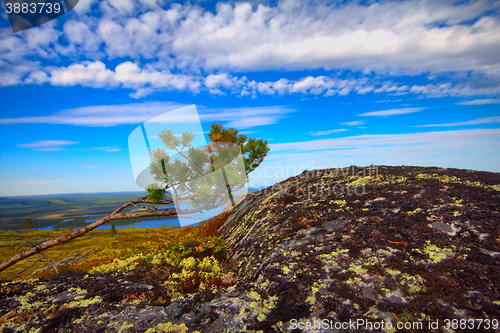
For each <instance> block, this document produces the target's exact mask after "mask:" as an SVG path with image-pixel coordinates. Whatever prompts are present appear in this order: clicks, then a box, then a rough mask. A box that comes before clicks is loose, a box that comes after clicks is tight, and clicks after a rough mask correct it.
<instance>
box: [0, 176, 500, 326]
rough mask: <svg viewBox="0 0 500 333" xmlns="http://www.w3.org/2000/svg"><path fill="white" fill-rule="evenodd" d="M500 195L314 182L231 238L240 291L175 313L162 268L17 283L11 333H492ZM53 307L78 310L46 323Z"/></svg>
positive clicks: (233, 227) (280, 193)
mask: <svg viewBox="0 0 500 333" xmlns="http://www.w3.org/2000/svg"><path fill="white" fill-rule="evenodd" d="M499 184H500V175H499V174H497V173H488V172H474V171H467V170H457V169H440V168H420V167H386V166H378V167H373V168H368V169H366V168H357V167H352V168H349V169H342V170H340V169H329V170H319V171H318V170H315V171H311V172H304V173H303V174H301V175H299V176H296V177H293V178H290V179H287V180H286V181H283V182H281V183H279V184H277V185H276V186H273V187H272V188H268V189H265V190H262V191H260V192H257V193H254V194H251V195H249V196H248V197H247V198H246V199H245V200H244V201H242V202H241V203H240V204H239V205H238V206H237V207H236V208H235V209H234V211H233V213H232V214H231V216H230V217H229V219H228V220H227V221H226V223H225V224H224V225H223V226H222V227H221V229H220V234H221V238H223V239H224V240H225V241H226V242H228V243H229V247H230V252H229V253H228V255H227V259H226V271H232V272H233V274H234V275H233V276H232V277H231V278H229V279H230V280H231V279H233V278H234V280H235V281H234V282H233V283H234V284H233V285H230V284H231V283H226V284H225V285H222V286H221V288H219V290H214V291H210V290H209V291H204V292H199V293H195V294H189V295H184V297H180V298H177V299H174V300H172V299H170V298H169V296H168V295H167V293H166V291H165V290H164V289H163V288H162V282H163V280H164V279H165V276H163V275H161V274H160V273H158V271H155V269H154V268H151V269H150V270H149V271H148V272H145V271H140V272H139V271H137V270H136V271H131V272H119V273H108V274H104V275H103V274H101V275H75V276H66V277H64V278H63V277H60V278H59V279H65V280H57V281H54V280H52V281H49V282H47V281H41V280H38V281H31V282H15V283H11V284H4V285H2V294H1V297H0V306H1V308H2V309H3V310H2V311H3V313H2V314H3V317H0V325H1V324H4V325H5V328H4V330H7V331H9V330H10V329H16V327H15V325H14V324H12V318H14V317H15V316H13V315H12V314H10V316H11V317H10V318H9V313H11V312H8V311H6V310H5V309H6V308H16V307H17V308H18V309H19V311H20V312H19V313H21V312H22V314H23V315H24V316H28V317H25V318H28V319H29V318H31V319H33V321H32V322H33V323H34V324H26V323H24V322H22V323H19V325H22V324H24V325H25V326H24V329H26V330H28V331H29V329H30V328H37V327H38V328H42V331H61V332H63V331H64V332H67V331H75V332H84V331H85V332H86V331H88V330H89V329H90V330H92V331H96V332H97V331H103V332H104V331H106V332H117V331H123V332H143V331H146V330H147V332H156V331H158V332H163V331H166V332H192V331H199V332H240V331H241V332H259V331H261V332H301V331H304V332H337V331H359V332H363V331H367V332H368V331H373V330H371V328H373V329H374V330H375V331H388V332H391V331H395V330H397V328H398V327H399V328H401V327H402V328H403V329H400V330H399V331H408V332H411V331H418V332H426V331H445V328H446V327H447V325H453V323H458V324H457V325H458V326H456V327H454V329H455V331H457V332H458V331H461V330H462V331H466V330H467V329H469V331H470V328H471V325H473V326H474V327H473V328H474V329H473V330H474V331H477V332H479V331H482V330H484V331H488V330H487V329H486V328H487V327H486V325H485V323H486V322H488V323H489V328H490V329H491V328H494V326H493V325H495V320H497V321H496V325H498V324H499V323H498V319H499V318H500V228H499V227H500V212H499V210H500V185H499ZM26 284H29V286H30V287H29V290H30V291H29V292H26V291H23V290H26ZM16 288H17V289H16ZM70 288H73V289H70ZM68 290H69V291H68ZM138 295H139V296H138ZM141 295H142V296H141ZM23 300H24V303H23ZM36 302H40V303H39V304H35V303H36ZM44 302H45V303H44ZM51 302H52V303H51ZM54 302H66V304H69V305H68V306H67V308H66V310H64V311H63V312H60V311H59V312H58V313H54V314H46V317H41V316H39V315H38V314H39V313H38V312H37V310H35V309H39V308H41V307H43V306H45V307H46V306H48V305H50V304H53V303H54ZM30 304H31V305H30ZM33 304H35V305H33ZM50 315H52V317H50ZM29 316H31V317H29ZM16 318H20V317H19V316H18V317H16ZM471 319H478V320H482V323H481V325H482V326H481V327H479V321H468V320H471ZM447 320H450V321H449V322H448V321H447ZM451 320H456V321H455V322H452V321H451ZM460 320H462V323H463V322H464V320H465V321H466V323H467V325H469V326H468V327H466V328H465V329H461V327H460V325H459V323H461V322H460ZM486 320H488V321H486ZM313 324H316V326H315V327H313V326H312V325H313ZM370 325H371V326H370ZM398 325H399V326H398ZM436 325H437V326H436ZM462 326H463V325H462ZM450 327H451V326H450ZM497 327H498V326H497Z"/></svg>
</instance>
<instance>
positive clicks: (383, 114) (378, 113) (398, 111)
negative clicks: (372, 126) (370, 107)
mask: <svg viewBox="0 0 500 333" xmlns="http://www.w3.org/2000/svg"><path fill="white" fill-rule="evenodd" d="M424 109H425V108H402V109H391V110H383V111H371V112H365V113H362V114H358V116H360V117H361V116H363V117H366V116H371V117H387V116H394V115H398V114H407V113H414V112H418V111H422V110H424Z"/></svg>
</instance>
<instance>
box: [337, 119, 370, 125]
mask: <svg viewBox="0 0 500 333" xmlns="http://www.w3.org/2000/svg"><path fill="white" fill-rule="evenodd" d="M364 124H365V122H364V121H361V120H355V121H348V122H345V123H340V124H339V125H347V126H360V125H364Z"/></svg>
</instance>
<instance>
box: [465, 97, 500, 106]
mask: <svg viewBox="0 0 500 333" xmlns="http://www.w3.org/2000/svg"><path fill="white" fill-rule="evenodd" d="M457 104H458V105H485V104H500V99H497V98H495V99H475V100H472V101H466V102H459V103H457Z"/></svg>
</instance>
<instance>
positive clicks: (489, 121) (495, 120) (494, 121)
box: [414, 116, 500, 127]
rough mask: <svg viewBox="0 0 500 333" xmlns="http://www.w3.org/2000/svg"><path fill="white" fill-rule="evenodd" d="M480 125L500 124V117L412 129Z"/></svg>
mask: <svg viewBox="0 0 500 333" xmlns="http://www.w3.org/2000/svg"><path fill="white" fill-rule="evenodd" d="M481 124H500V116H494V117H484V118H479V119H473V120H468V121H459V122H455V123H446V124H429V125H419V126H414V127H450V126H470V125H481Z"/></svg>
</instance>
